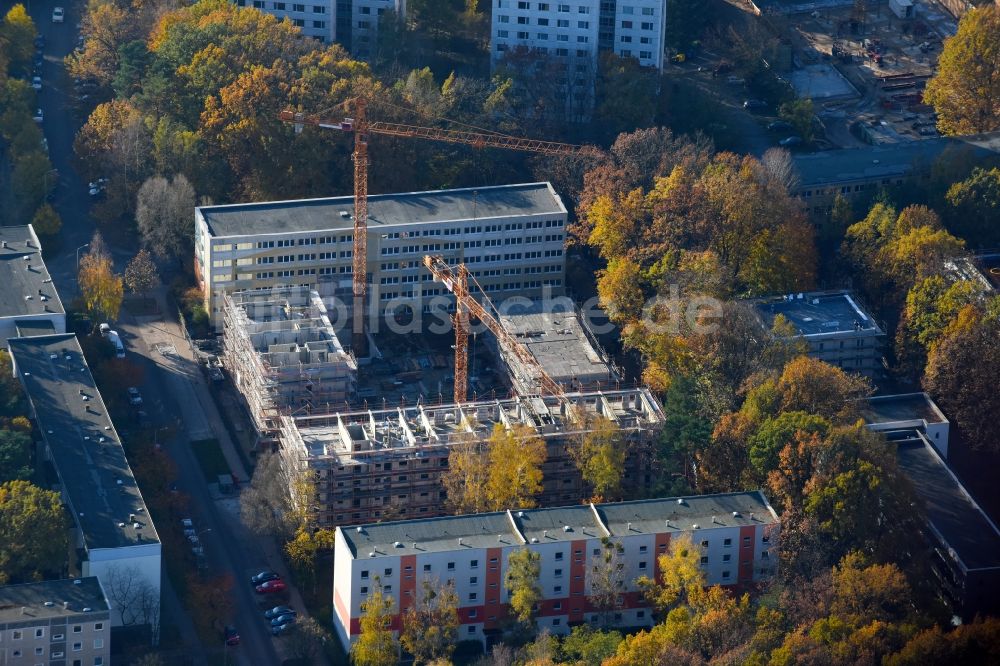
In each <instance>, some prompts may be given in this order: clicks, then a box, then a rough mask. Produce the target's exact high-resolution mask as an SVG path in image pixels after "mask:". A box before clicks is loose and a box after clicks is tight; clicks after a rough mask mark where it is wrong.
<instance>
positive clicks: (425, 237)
mask: <svg viewBox="0 0 1000 666" xmlns="http://www.w3.org/2000/svg"><path fill="white" fill-rule="evenodd" d="M353 213H354V200H353V197H337V198H328V199H307V200H298V201H274V202H265V203H251V204H234V205H227V206H202V207H200V208H197V209H195V260H196V270H197V274H198V279H199V281H200V284H201V287H202V289H203V292H204V295H205V305H206V308H207V309H208V311H209V313H210V314H211V317H212V321H213V323H214V325H215V326H216V327H217V328H218V327H221V325H222V302H223V299H222V294H224V293H232V292H237V291H246V290H254V289H257V290H262V289H271V288H273V287H277V286H282V287H289V286H295V287H306V288H307V289H314V290H316V291H317V292H319V294H320V296H321V297H322V298H324V299H326V300H327V303H328V308H329V309H330V310H331V311H333V312H334V313H335V314H336V313H338V312H341V311H343V312H344V316H345V317H346V313H347V310H349V308H348V307H347V305H348V304H349V303H350V302H351V297H350V294H351V283H352V257H353V251H354V245H353V241H354V236H353V228H354V221H353V219H352V216H353ZM566 217H567V215H566V207H565V206H564V205H563V203H562V200H561V199H560V197H559V195H557V194H556V192H555V190H553V189H552V185H550V184H549V183H528V184H521V185H503V186H499V187H481V188H476V189H473V188H468V189H458V190H439V191H434V192H413V193H408V194H380V195H374V196H371V197H369V198H368V270H369V276H368V278H369V283H370V286H369V291H368V294H369V297H368V299H369V306H370V309H369V312H370V313H371V314H373V315H375V316H370V317H369V322H371V324H370V325H371V326H375V325H377V320H378V319H379V316H392V315H394V314H395V313H397V312H399V311H414V312H417V313H430V312H432V311H433V309H434V307H435V306H434V300H435V297H437V299H436V300H438V301H439V305H438V307H440V304H445V305H446V304H448V303H451V302H452V300H451V298H450V297H448V296H446V294H447V289H446V288H445V287H444V286H443V285H441V284H435V283H434V282H433V276H432V275H431V273H430V272H429V271H428V270H427V269H426V268H425V267H424V265H423V262H422V259H423V257H424V255H426V254H439V255H442V256H443V257H444V258H445V260H446V261H447V262H448V263H450V264H457V263H459V262H464V263H465V264H466V265H467V266H468V269H469V272H470V273H471V275H472V276H473V277H474V278H476V280H477V281H478V282H479V283H480V284H481V285H482V286H483V289H484V290H485V291H486V293H487V294H488V295H489V296H490V297H491V298H492V299H494V300H497V299H501V300H502V299H503V298H506V297H510V296H522V297H527V298H530V299H538V298H541V297H542V296H543V295H547V294H551V295H558V294H560V293H562V290H563V288H564V284H563V280H564V273H565V257H564V245H565V228H564V227H565V224H566ZM331 304H332V306H333V307H331ZM338 304H339V305H341V306H344V307H337V306H338ZM334 325H335V326H338V327H340V326H343V325H344V322H343V321H342V320H341V319H340V318H339V317H338V318H337V320H336V321H335V322H334Z"/></svg>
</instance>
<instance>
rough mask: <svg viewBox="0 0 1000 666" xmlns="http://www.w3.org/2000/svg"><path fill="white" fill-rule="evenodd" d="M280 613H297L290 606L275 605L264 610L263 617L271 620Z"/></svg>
mask: <svg viewBox="0 0 1000 666" xmlns="http://www.w3.org/2000/svg"><path fill="white" fill-rule="evenodd" d="M281 615H297V613H296V612H295V609H294V608H292V607H291V606H275V607H274V608H269V609H267V610H266V611H264V617H266V618H267V619H268V620H273V619H274V618H276V617H279V616H281Z"/></svg>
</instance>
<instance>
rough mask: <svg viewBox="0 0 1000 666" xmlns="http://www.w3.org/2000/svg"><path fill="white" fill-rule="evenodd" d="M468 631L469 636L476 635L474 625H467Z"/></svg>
mask: <svg viewBox="0 0 1000 666" xmlns="http://www.w3.org/2000/svg"><path fill="white" fill-rule="evenodd" d="M468 631H469V633H470V634H474V633H476V625H474V624H470V625H469V630H468Z"/></svg>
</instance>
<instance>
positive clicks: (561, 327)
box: [500, 299, 617, 385]
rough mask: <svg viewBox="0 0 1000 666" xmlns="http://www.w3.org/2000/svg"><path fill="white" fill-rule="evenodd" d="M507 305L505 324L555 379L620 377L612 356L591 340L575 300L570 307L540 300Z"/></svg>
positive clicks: (584, 380) (609, 379) (610, 379)
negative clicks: (612, 366) (609, 360)
mask: <svg viewBox="0 0 1000 666" xmlns="http://www.w3.org/2000/svg"><path fill="white" fill-rule="evenodd" d="M567 301H568V299H567ZM505 309H506V310H507V312H505V313H503V314H502V315H501V317H500V320H501V322H502V323H503V325H504V328H506V329H507V331H509V332H510V333H511V335H513V336H514V337H515V338H517V339H518V341H520V342H521V344H523V345H524V346H525V347H527V348H528V351H529V352H531V355H532V356H534V357H535V359H536V360H537V361H538V362H539V364H541V366H542V367H543V368H544V369H545V371H546V372H547V373H548V374H549V376H550V377H552V379H554V380H555V381H557V382H559V383H572V382H574V381H575V382H579V383H580V384H584V385H586V384H593V383H595V382H602V383H605V384H607V383H609V382H613V381H615V379H617V377H616V375H615V372H614V371H613V370H612V368H611V366H610V364H609V363H608V360H607V359H606V358H605V357H603V356H602V355H601V354H600V353H599V352H598V350H597V349H595V348H594V345H593V344H592V343H591V340H590V338H589V337H588V336H587V333H586V331H584V328H583V325H582V324H581V323H580V319H579V317H578V316H577V314H576V312H575V311H574V309H573V307H572V304H571V302H569V306H568V307H567V308H557V307H554V306H553V305H552V304H551V303H549V302H544V303H542V302H537V303H531V304H530V305H529V304H527V303H524V304H517V305H514V306H512V307H510V308H505ZM512 361H513V359H512V360H511V361H508V363H510V362H512Z"/></svg>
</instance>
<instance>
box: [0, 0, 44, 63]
mask: <svg viewBox="0 0 1000 666" xmlns="http://www.w3.org/2000/svg"><path fill="white" fill-rule="evenodd" d="M37 34H38V31H37V30H36V29H35V22H34V21H32V20H31V17H30V16H28V12H27V10H25V8H24V5H22V4H16V5H14V6H13V7H11V8H10V10H9V11H8V12H7V14H6V15H5V16H4V17H3V23H2V24H0V44H2V45H3V46H4V47H5V48H4V49H3V50H4V51H5V52H6V55H7V59H8V65H7V66H8V67H9V68H10V69H12V70H14V69H17V70H21V69H25V70H26V69H27V68H28V66H29V65H30V64H31V54H32V53H33V52H34V43H33V42H34V40H35V36H36V35H37Z"/></svg>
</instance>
